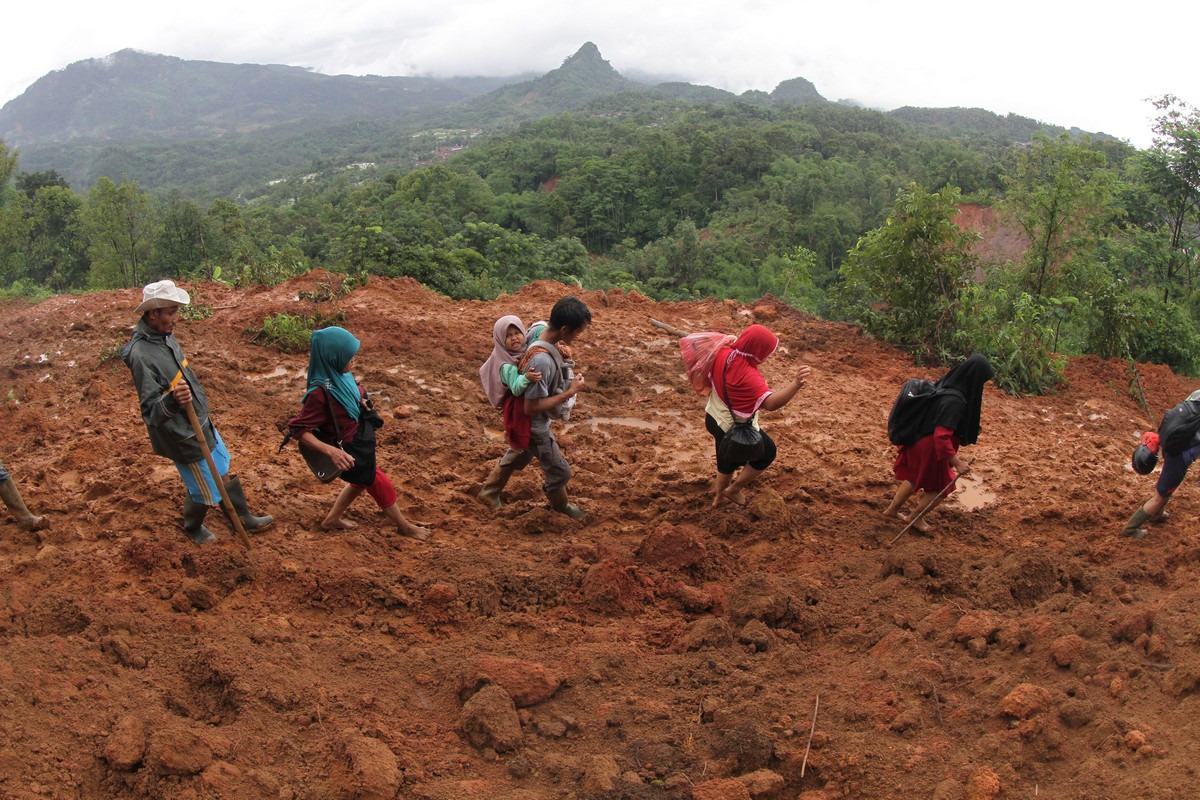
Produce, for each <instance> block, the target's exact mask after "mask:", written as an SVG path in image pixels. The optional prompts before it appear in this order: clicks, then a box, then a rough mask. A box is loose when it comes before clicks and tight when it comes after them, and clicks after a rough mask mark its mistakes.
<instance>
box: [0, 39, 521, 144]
mask: <svg viewBox="0 0 1200 800" xmlns="http://www.w3.org/2000/svg"><path fill="white" fill-rule="evenodd" d="M513 80H517V79H516V78H507V79H506V78H449V79H435V78H385V77H379V76H375V75H368V76H365V77H353V76H349V75H332V76H331V75H321V74H319V73H316V72H311V71H309V70H306V69H302V68H300V67H288V66H280V65H259V64H222V63H218V62H213V61H185V60H183V59H181V58H175V57H173V56H163V55H155V54H151V53H142V52H138V51H136V50H122V51H120V52H118V53H113V54H112V55H110V56H107V57H105V58H93V59H88V60H85V61H78V62H76V63H74V64H71V65H70V66H67V67H65V68H64V69H61V70H56V71H54V72H51V73H50V74H48V75H45V76H43V77H42V78H40V79H38V80H37V81H36V82H35V83H34V84H33V85H32V86H30V87H29V89H27V90H26V91H25V92H24V93H23V94H22V95H21V96H19V97H17V98H15V99H13V100H12V101H10V102H9V103H7V104H5V106H4V107H3V108H2V109H0V138H2V139H4V140H5V141H6V142H8V144H9V145H10V146H12V145H16V146H19V147H29V146H33V147H35V148H36V147H39V146H42V145H46V144H50V143H63V142H71V141H94V140H108V141H143V140H147V139H176V140H178V139H195V138H208V137H222V136H229V135H236V134H247V133H253V132H256V131H264V130H270V129H273V128H274V129H278V128H283V127H289V128H292V129H295V128H297V127H298V128H302V129H303V128H313V127H319V126H322V125H326V124H330V123H339V122H344V121H347V120H375V119H389V118H394V117H396V116H399V115H403V114H405V113H407V112H410V111H413V110H415V109H421V108H429V107H439V106H446V105H450V104H452V103H457V102H461V101H463V100H466V99H469V98H471V97H476V96H479V95H482V94H485V93H487V92H489V91H492V90H493V89H496V88H497V87H498V86H502V85H504V84H505V83H509V82H512V81H513Z"/></svg>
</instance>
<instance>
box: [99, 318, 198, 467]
mask: <svg viewBox="0 0 1200 800" xmlns="http://www.w3.org/2000/svg"><path fill="white" fill-rule="evenodd" d="M121 359H122V360H123V361H124V362H125V363H126V365H128V366H129V371H130V372H132V373H133V385H134V388H136V389H137V393H138V400H139V402H140V403H141V407H142V419H143V420H144V421H145V423H146V431H147V432H148V433H149V434H150V446H151V447H152V448H154V452H155V453H158V454H159V455H160V456H166V457H167V458H169V459H171V460H172V461H180V462H183V463H185V464H194V463H195V462H197V461H203V460H204V453H203V452H202V451H201V450H200V445H199V444H197V442H196V434H195V432H194V431H193V430H192V423H191V422H190V421H189V420H188V417H187V412H186V411H185V410H184V409H183V408H182V407H181V406H180V405H179V403H177V402H175V396H174V395H172V394H171V389H172V385H173V383H174V382H175V381H176V380H177V379H179V376H182V380H184V381H186V382H187V384H188V386H190V387H191V389H192V405H194V406H195V408H196V417H197V418H198V419H199V420H200V427H201V429H202V430H203V431H204V438H205V439H207V440H208V446H209V448H210V449H211V448H212V447H215V446H216V440H215V438H214V437H213V426H212V421H211V420H209V418H208V398H207V397H205V395H204V387H203V386H201V385H200V379H199V378H197V377H196V373H194V372H192V369H191V367H189V366H187V359H186V358H184V355H183V350H182V348H180V346H179V342H177V341H176V340H175V337H174V336H171V335H169V334H163V333H159V332H158V331H156V330H154V329H153V328H151V327H150V326H149V325H147V324H146V323H145V321H144V320H139V321H138V324H137V326H136V327H134V329H133V336H131V337H130V339H129V341H128V342H127V343H126V344H125V346H124V347H122V348H121Z"/></svg>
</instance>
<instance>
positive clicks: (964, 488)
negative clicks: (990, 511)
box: [954, 478, 996, 511]
mask: <svg viewBox="0 0 1200 800" xmlns="http://www.w3.org/2000/svg"><path fill="white" fill-rule="evenodd" d="M954 499H955V502H957V503H958V504H959V505H960V506H962V507H963V508H965V509H966V510H967V511H978V510H979V509H981V508H986V507H987V506H990V505H991V504H992V503H994V502H996V495H995V493H994V492H989V491H988V490H987V489H985V488H984V487H983V484H982V482H980V481H978V480H976V479H974V478H963V479H962V480H960V481H959V482H958V490H957V491H956V492H955V493H954Z"/></svg>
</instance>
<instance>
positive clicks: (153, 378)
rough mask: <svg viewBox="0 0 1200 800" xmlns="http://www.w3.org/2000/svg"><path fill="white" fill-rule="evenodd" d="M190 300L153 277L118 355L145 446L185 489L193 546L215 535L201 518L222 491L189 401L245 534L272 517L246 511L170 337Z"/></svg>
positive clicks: (201, 398) (199, 394) (186, 526)
mask: <svg viewBox="0 0 1200 800" xmlns="http://www.w3.org/2000/svg"><path fill="white" fill-rule="evenodd" d="M190 302H191V297H189V296H188V293H187V292H185V291H184V290H183V289H180V288H179V287H178V286H176V285H175V284H174V282H172V281H157V282H155V283H151V284H149V285H148V286H146V288H144V289H143V290H142V304H141V305H139V306H138V307H137V313H139V314H141V315H142V318H141V320H140V321H139V322H138V324H137V325H136V326H134V329H133V336H131V337H130V339H129V342H128V343H126V345H125V346H124V347H122V348H121V358H122V359H123V360H124V361H125V363H126V364H127V365H128V366H129V370H130V372H132V373H133V384H134V386H135V387H136V388H137V392H138V398H139V399H140V401H141V406H142V419H143V420H145V422H146V430H147V431H148V432H149V434H150V446H151V447H152V448H154V452H155V453H158V454H159V455H160V456H165V457H167V458H169V459H171V460H172V461H174V462H175V467H176V468H177V469H178V470H179V475H180V477H181V478H183V483H184V485H185V486H186V487H187V495H186V496H185V497H184V499H183V531H184V533H186V534H187V535H188V538H190V539H191V540H192V541H193V542H195V543H196V544H204V543H205V542H211V541H212V540H213V539H215V538H216V537H215V536H214V535H213V532H212V531H210V530H209V529H208V528H206V527H204V517H205V515H206V514H207V513H208V508H209V506H216V505H220V504H221V490H220V489H219V488H218V486H217V484H216V481H215V478H214V476H213V474H212V472H211V471H210V470H209V468H208V463H207V462H206V461H205V460H204V453H203V452H202V451H201V449H200V445H199V443H198V442H197V441H196V434H195V431H194V430H193V429H192V425H191V422H190V421H189V420H188V417H187V411H186V408H187V405H188V404H189V403H191V404H192V405H193V406H194V407H195V409H196V417H197V419H199V420H200V429H201V430H202V431H203V432H204V438H205V439H206V440H207V442H208V447H209V450H211V451H212V457H213V462H214V463H215V464H216V465H217V470H218V471H219V472H220V473H221V480H222V481H223V482H224V484H225V488H226V490H227V491H228V493H229V499H230V500H231V501H232V502H233V507H234V510H235V511H236V512H237V514H238V516H239V517H241V520H242V525H243V526H244V527H245V529H246V532H247V533H257V532H259V531H262V530H266V529H267V528H268V527H270V526H271V524H272V523H273V522H274V520H273V519H272V518H271V517H256V516H254V515H253V514H251V513H250V509H249V507H248V506H247V503H246V495H245V493H244V492H243V491H242V483H241V481H239V480H238V477H237V475H229V474H228V472H229V450H228V449H226V447H225V442H223V441H222V440H221V435H220V434H219V433H217V429H216V427H215V426H214V425H213V423H212V420H211V419H210V418H209V415H208V398H207V397H205V395H204V387H203V386H201V385H200V379H199V378H197V377H196V373H194V372H192V370H191V368H190V367H189V366H188V361H187V359H186V358H185V357H184V355H183V350H182V348H180V346H179V342H178V341H176V339H175V337H174V336H172V335H171V334H172V333H174V331H175V320H176V319H177V318H178V316H179V307H180V306H185V305H187V304H188V303H190Z"/></svg>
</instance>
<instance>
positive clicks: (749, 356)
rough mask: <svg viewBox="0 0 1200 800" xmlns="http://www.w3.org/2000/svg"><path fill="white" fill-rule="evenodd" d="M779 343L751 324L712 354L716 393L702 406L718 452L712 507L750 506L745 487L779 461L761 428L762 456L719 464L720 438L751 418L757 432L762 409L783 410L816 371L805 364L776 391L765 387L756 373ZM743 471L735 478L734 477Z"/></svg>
mask: <svg viewBox="0 0 1200 800" xmlns="http://www.w3.org/2000/svg"><path fill="white" fill-rule="evenodd" d="M778 346H779V339H778V338H777V337H776V336H775V334H773V333H771V331H770V330H768V329H767V328H766V327H764V326H762V325H757V324H756V325H751V326H750V327H748V328H746V330H744V331H742V334H741V336H739V337H738V338H737V340H736V341H734V342H733V343H732V344H731V345H727V346H723V347H721V348H720V349H718V350H717V351H716V353H715V354H714V356H713V362H712V371H711V372H710V373H709V376H708V380H709V383H710V384H711V386H712V390H711V391H710V392H709V393H708V403H707V404H706V405H705V407H704V412H705V413H704V427H705V429H706V430H707V431H708V432H709V433H710V434H711V435H712V437H713V442H714V444H715V445H716V451H717V481H716V484H715V486H714V488H713V501H712V506H713V508H719V507H720V506H722V505H724V504H725V503H726V502H732V503H736V504H737V505H739V506H744V505H746V504H747V503H748V502H749V500H748V499H747V497H746V494H745V492H743V491H742V489H744V488H746V487H747V486H749V485H750V484H751V483H753V482H754V481H755V480H757V479H758V476H759V475H761V474H762V473H763V471H764V470H766V468H767V467H769V466H771V463H772V462H773V461H774V460H775V455H776V450H775V442H774V441H773V440H772V439H771V437H770V436H768V435H767V433H766V431H763V430H762V429H761V428H760V429H759V431H760V433H761V434H762V440H763V454H762V456H761V457H760V458H758V459H756V460H754V461H750V462H742V463H728V462H725V461H722V460H721V440H722V439H723V438H725V434H726V433H727V432H728V431H729V429H730V428H732V427H733V423H734V420H735V418H736V419H737V420H741V421H744V420H750V422H751V424H752V425H753V426H754V427H755V428H758V412H759V411H776V410H778V409H780V408H783V407H784V406H785V405H787V404H788V403H789V402H791V400H792V398H793V397H795V396H796V393H797V392H799V391H800V389H801V388H803V387H804V384H806V383H807V382H808V378H809V376H810V375H811V374H812V368H811V367H809V366H807V365H803V364H802V365H801V366H800V367H799V368H798V369H797V370H796V377H795V378H793V379H792V381H791V383H789V384H788V385H787V386H785V387H784V388H783V389H781V390H780V391H778V392H776V391H773V390H772V389H771V387H770V386H768V385H767V380H766V378H764V377H763V376H762V373H761V372H759V371H758V366H759V364H761V363H762V362H764V361H766V360H767V359H768V358H769V357H770V356H771V354H772V353H774V352H775V348H776V347H778ZM739 467H740V468H741V472H740V473H738V476H737V478H734V477H733V473H734V472H736V471H737V470H738V468H739Z"/></svg>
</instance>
